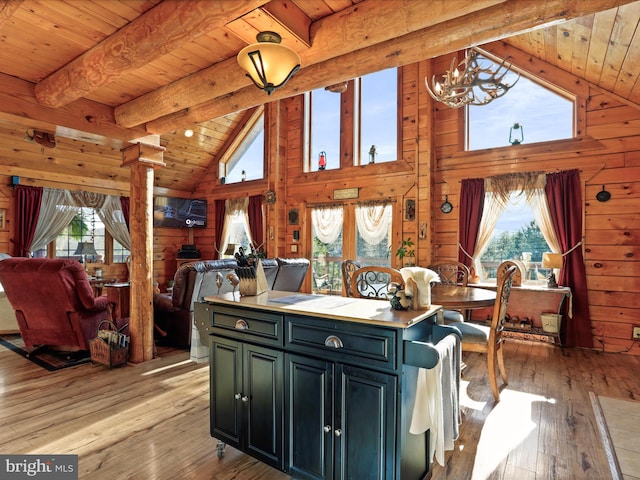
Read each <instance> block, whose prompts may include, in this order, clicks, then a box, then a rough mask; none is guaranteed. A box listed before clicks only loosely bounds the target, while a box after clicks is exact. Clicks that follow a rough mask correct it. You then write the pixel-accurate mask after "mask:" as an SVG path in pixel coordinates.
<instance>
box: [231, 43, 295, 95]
mask: <svg viewBox="0 0 640 480" xmlns="http://www.w3.org/2000/svg"><path fill="white" fill-rule="evenodd" d="M256 39H257V41H258V43H253V44H251V45H248V46H246V47H244V48H243V49H242V50H240V53H238V64H239V65H240V66H241V67H242V68H243V69H244V70H245V71H246V72H247V77H249V78H250V79H251V80H252V81H253V83H254V84H255V85H256V87H258V88H259V89H261V90H264V91H265V92H267V95H271V93H272V92H273V91H274V90H276V89H277V88H280V87H282V86H283V85H284V84H285V83H287V81H289V79H290V78H291V77H292V76H293V75H294V74H295V73H296V72H297V71H298V70H300V56H299V55H298V54H297V53H296V52H294V51H293V50H291V49H290V48H288V47H285V46H284V45H281V44H280V42H281V41H282V37H281V36H280V35H278V34H277V33H276V32H268V31H267V32H260V33H258V35H257V36H256Z"/></svg>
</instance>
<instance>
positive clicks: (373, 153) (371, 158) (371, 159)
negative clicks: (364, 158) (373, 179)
mask: <svg viewBox="0 0 640 480" xmlns="http://www.w3.org/2000/svg"><path fill="white" fill-rule="evenodd" d="M376 155H377V152H376V146H375V145H371V148H370V149H369V165H371V164H372V163H376Z"/></svg>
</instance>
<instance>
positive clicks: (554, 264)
mask: <svg viewBox="0 0 640 480" xmlns="http://www.w3.org/2000/svg"><path fill="white" fill-rule="evenodd" d="M542 268H551V269H552V270H551V273H550V274H549V276H548V277H547V287H548V288H558V282H557V281H556V274H555V272H554V271H553V270H554V269H558V268H562V254H561V253H551V252H545V253H543V254H542Z"/></svg>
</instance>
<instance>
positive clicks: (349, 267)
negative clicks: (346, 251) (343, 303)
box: [342, 260, 361, 297]
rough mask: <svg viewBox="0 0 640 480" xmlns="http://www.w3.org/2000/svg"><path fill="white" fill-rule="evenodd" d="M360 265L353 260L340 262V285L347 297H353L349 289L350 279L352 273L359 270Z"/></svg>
mask: <svg viewBox="0 0 640 480" xmlns="http://www.w3.org/2000/svg"><path fill="white" fill-rule="evenodd" d="M360 267H361V265H360V264H359V263H358V262H356V261H355V260H345V261H344V262H342V285H344V291H345V292H346V294H347V297H353V296H354V295H353V290H352V289H351V278H353V272H355V271H356V270H357V269H359V268H360Z"/></svg>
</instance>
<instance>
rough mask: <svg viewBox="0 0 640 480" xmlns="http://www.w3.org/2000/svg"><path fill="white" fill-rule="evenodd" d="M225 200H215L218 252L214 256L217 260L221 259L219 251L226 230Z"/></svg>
mask: <svg viewBox="0 0 640 480" xmlns="http://www.w3.org/2000/svg"><path fill="white" fill-rule="evenodd" d="M224 202H225V201H224V200H223V199H220V198H219V199H217V200H214V203H213V205H214V208H215V209H216V243H215V245H216V252H215V254H214V256H215V258H216V260H217V259H219V258H220V253H219V252H218V249H219V248H221V247H222V229H223V228H224V212H225V206H224Z"/></svg>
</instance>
